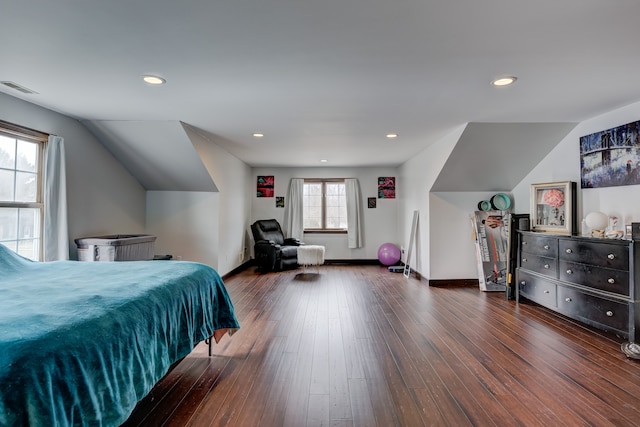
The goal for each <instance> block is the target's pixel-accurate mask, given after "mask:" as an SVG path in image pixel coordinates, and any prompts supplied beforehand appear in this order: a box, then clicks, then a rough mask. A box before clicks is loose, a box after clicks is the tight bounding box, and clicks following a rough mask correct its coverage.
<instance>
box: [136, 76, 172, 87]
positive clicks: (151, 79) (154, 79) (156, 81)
mask: <svg viewBox="0 0 640 427" xmlns="http://www.w3.org/2000/svg"><path fill="white" fill-rule="evenodd" d="M142 80H144V81H145V82H147V83H149V84H150V85H163V84H165V83H166V82H167V81H166V80H165V79H163V78H162V77H158V76H151V75H147V76H143V77H142Z"/></svg>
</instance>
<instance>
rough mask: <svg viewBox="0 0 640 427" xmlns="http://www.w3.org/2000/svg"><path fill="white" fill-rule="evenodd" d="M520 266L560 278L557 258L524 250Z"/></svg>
mask: <svg viewBox="0 0 640 427" xmlns="http://www.w3.org/2000/svg"><path fill="white" fill-rule="evenodd" d="M520 267H522V268H526V269H527V270H531V271H535V272H536V273H540V274H544V275H545V276H549V277H552V278H554V279H557V278H558V262H557V260H556V259H555V258H548V257H543V256H539V255H536V254H532V253H527V252H522V253H521V255H520Z"/></svg>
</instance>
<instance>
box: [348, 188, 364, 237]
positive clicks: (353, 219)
mask: <svg viewBox="0 0 640 427" xmlns="http://www.w3.org/2000/svg"><path fill="white" fill-rule="evenodd" d="M344 183H345V191H346V196H347V242H348V246H349V248H350V249H355V248H361V247H362V246H364V245H363V239H362V230H361V226H360V222H361V221H360V219H361V218H362V202H361V197H360V184H359V183H358V180H357V179H355V178H348V179H345V180H344Z"/></svg>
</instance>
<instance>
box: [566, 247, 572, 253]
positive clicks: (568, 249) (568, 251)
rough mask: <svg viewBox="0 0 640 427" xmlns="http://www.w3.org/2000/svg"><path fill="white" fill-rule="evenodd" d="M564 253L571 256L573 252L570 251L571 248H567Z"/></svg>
mask: <svg viewBox="0 0 640 427" xmlns="http://www.w3.org/2000/svg"><path fill="white" fill-rule="evenodd" d="M565 252H566V253H568V254H572V253H573V251H572V250H571V248H567V250H566V251H565Z"/></svg>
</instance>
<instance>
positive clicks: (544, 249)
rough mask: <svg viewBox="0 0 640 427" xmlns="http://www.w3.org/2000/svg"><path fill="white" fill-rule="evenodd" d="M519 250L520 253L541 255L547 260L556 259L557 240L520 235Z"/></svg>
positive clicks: (554, 238) (555, 238) (547, 237)
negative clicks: (547, 258)
mask: <svg viewBox="0 0 640 427" xmlns="http://www.w3.org/2000/svg"><path fill="white" fill-rule="evenodd" d="M520 248H521V250H522V252H528V253H530V254H535V255H541V256H544V257H549V258H557V257H558V238H557V237H549V236H534V235H531V234H522V240H521V241H520Z"/></svg>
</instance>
